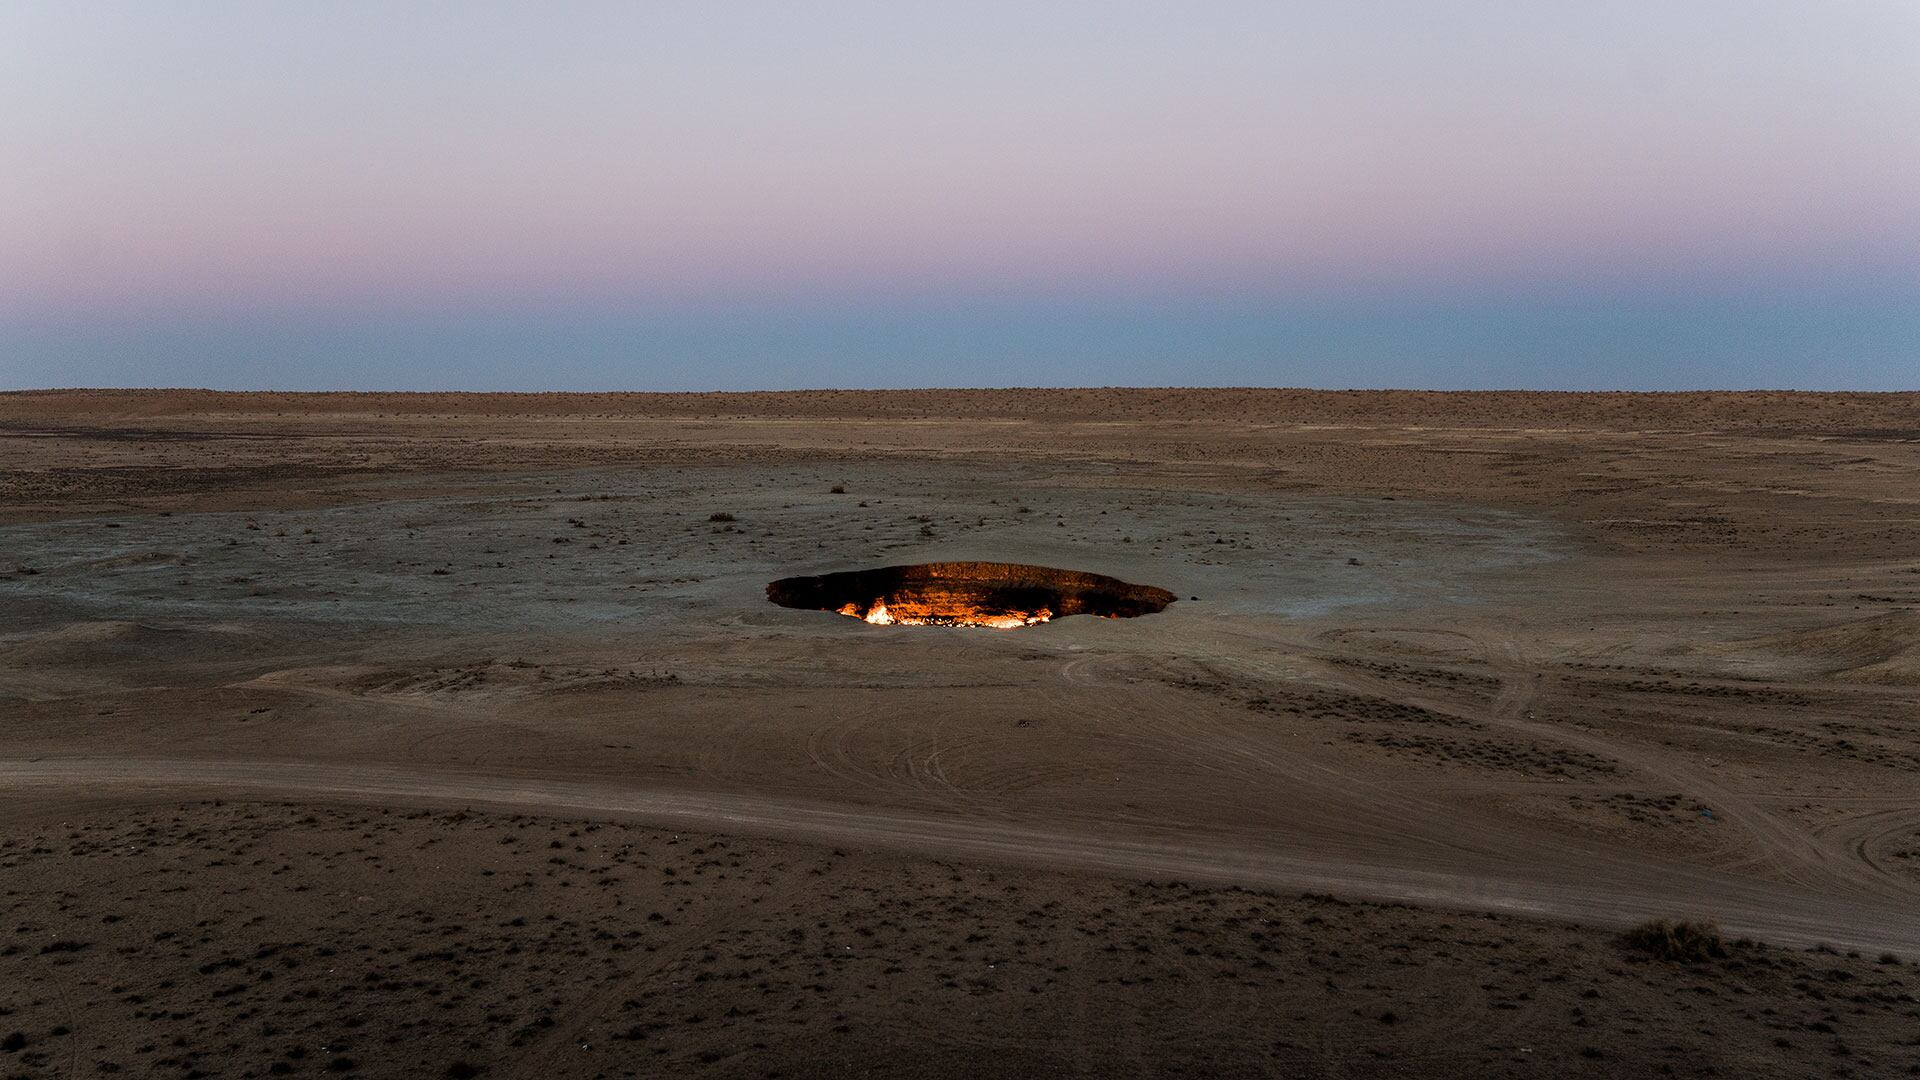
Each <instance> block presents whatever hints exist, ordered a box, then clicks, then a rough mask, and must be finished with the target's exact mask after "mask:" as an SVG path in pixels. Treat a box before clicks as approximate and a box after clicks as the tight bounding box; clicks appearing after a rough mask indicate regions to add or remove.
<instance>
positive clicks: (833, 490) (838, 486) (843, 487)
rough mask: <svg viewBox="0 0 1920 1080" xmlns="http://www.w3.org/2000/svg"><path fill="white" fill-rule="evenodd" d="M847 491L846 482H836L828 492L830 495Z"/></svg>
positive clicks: (843, 493) (842, 493)
mask: <svg viewBox="0 0 1920 1080" xmlns="http://www.w3.org/2000/svg"><path fill="white" fill-rule="evenodd" d="M846 493H847V485H845V484H835V485H833V486H832V487H830V488H828V489H827V494H829V495H845V494H846Z"/></svg>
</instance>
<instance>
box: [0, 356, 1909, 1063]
mask: <svg viewBox="0 0 1920 1080" xmlns="http://www.w3.org/2000/svg"><path fill="white" fill-rule="evenodd" d="M952 562H999V563H1018V564H1031V565H1038V566H1045V567H1057V568H1064V569H1069V570H1075V571H1084V572H1088V573H1092V574H1099V575H1107V576H1111V577H1114V578H1118V579H1121V580H1123V581H1125V582H1128V583H1133V584H1137V585H1144V586H1155V587H1158V588H1161V589H1165V590H1168V591H1169V592H1170V593H1171V594H1172V595H1173V596H1174V597H1176V599H1175V600H1174V602H1172V603H1171V604H1168V605H1167V606H1166V607H1165V609H1164V610H1162V611H1159V612H1158V613H1155V614H1147V615H1142V616H1139V617H1136V618H1124V619H1109V618H1100V617H1097V616H1094V615H1076V616H1072V617H1062V618H1055V619H1053V620H1052V621H1048V622H1042V623H1038V624H1037V625H1031V626H1021V627H1018V628H1010V629H986V628H976V627H949V626H907V625H872V624H870V623H868V622H866V621H863V620H862V619H858V618H847V617H844V616H843V615H841V614H837V613H835V612H834V611H831V610H803V609H794V608H788V607H782V606H777V605H775V604H773V603H770V602H769V601H768V599H767V585H768V584H769V583H770V582H773V581H775V580H777V579H783V578H788V577H794V576H802V575H821V574H829V573H835V572H840V571H852V570H868V569H873V568H878V567H885V566H893V565H905V564H923V563H952ZM1655 919H1666V920H1675V921H1679V920H1693V921H1711V922H1714V923H1717V924H1718V927H1719V930H1720V934H1721V940H1720V942H1719V944H1718V945H1716V946H1714V947H1712V948H1708V949H1703V950H1701V951H1700V953H1699V955H1696V956H1693V957H1691V958H1686V957H1675V956H1672V955H1669V954H1668V953H1667V952H1666V951H1664V950H1660V949H1649V948H1645V947H1643V944H1644V943H1643V942H1642V940H1641V939H1640V938H1638V937H1633V936H1624V932H1625V931H1627V930H1628V929H1629V928H1631V927H1635V926H1637V925H1639V924H1642V923H1644V922H1646V921H1648V920H1655ZM1917 995H1920V394H1904V395H1903V394H1882V395H1848V394H1784V393H1712V394H1659V395H1640V394H1577V395H1573V394H1538V393H1511V394H1507V393H1490V394H1438V393H1415V392H1365V393H1360V392H1354V393H1323V392H1308V391H1265V390H1243V391H1230V390H1217V391H1214V390H1208V391H1157V390H1074V391H1066V390H1062V391H940V392H935V391H924V392H922V391H913V392H908V391H899V392H811V393H769V394H715V395H644V394H608V395H560V394H553V395H537V394H536V395H456V394H449V395H382V394H324V395H298V394H214V393H207V392H195V391H46V392H31V393H14V394H0V1076H14V1075H19V1076H34V1077H38V1076H61V1077H66V1076H93V1075H122V1076H166V1077H207V1076H222V1077H225V1076H232V1077H265V1076H279V1075H291V1076H319V1075H346V1076H356V1075H357V1076H393V1077H440V1076H446V1077H476V1076H484V1077H525V1078H535V1077H554V1076H582V1077H600V1076H604V1077H629V1076H631V1077H651V1076H698V1077H843V1076H916V1077H934V1076H940V1077H948V1076H952V1077H959V1076H1006V1077H1015V1076H1076V1077H1108V1076H1120V1075H1143V1076H1144V1075H1153V1076H1160V1075H1190V1076H1261V1075H1271V1076H1284V1077H1329V1078H1332V1077H1371V1076H1382V1077H1460V1078H1468V1077H1509V1076H1510V1077H1556V1076H1633V1077H1637V1076H1682V1077H1695V1076H1720V1077H1727V1076H1736V1077H1741V1078H1743V1080H1748V1078H1765V1077H1805V1076H1857V1077H1878V1076H1893V1075H1907V1074H1909V1073H1915V1074H1920V997H1917Z"/></svg>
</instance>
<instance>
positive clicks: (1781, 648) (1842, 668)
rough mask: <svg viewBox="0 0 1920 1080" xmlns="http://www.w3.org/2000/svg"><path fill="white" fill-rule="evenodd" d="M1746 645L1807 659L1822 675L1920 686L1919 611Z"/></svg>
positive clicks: (1775, 636)
mask: <svg viewBox="0 0 1920 1080" xmlns="http://www.w3.org/2000/svg"><path fill="white" fill-rule="evenodd" d="M1742 645H1743V646H1744V647H1746V648H1754V649H1761V650H1764V651H1766V652H1771V653H1776V654H1779V655H1782V656H1790V657H1793V658H1795V659H1799V660H1803V661H1808V662H1810V663H1812V664H1816V665H1818V666H1819V668H1820V669H1821V671H1822V673H1823V674H1826V675H1829V676H1832V677H1834V678H1840V679H1846V680H1849V681H1852V682H1865V683H1881V684H1890V685H1916V684H1920V613H1915V612H1911V611H1896V612H1890V613H1888V614H1886V615H1876V616H1874V617H1873V618H1870V619H1856V620H1853V621H1851V622H1844V623H1837V624H1834V625H1830V626H1819V627H1814V628H1813V629H1810V630H1797V631H1794V632H1792V633H1786V634H1774V635H1771V636H1769V637H1764V638H1758V639H1755V640H1752V641H1748V642H1743V643H1742Z"/></svg>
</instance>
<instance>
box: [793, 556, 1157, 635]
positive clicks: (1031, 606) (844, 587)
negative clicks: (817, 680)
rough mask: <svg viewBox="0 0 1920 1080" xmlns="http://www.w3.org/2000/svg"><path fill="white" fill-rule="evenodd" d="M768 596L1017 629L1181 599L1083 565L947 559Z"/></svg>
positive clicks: (880, 619) (1137, 611) (1129, 614)
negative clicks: (1060, 567) (1062, 567)
mask: <svg viewBox="0 0 1920 1080" xmlns="http://www.w3.org/2000/svg"><path fill="white" fill-rule="evenodd" d="M767 599H768V600H771V601H773V602H774V603H776V604H779V605H780V606H781V607H788V608H804V609H807V610H812V611H831V612H835V613H837V614H840V615H845V616H848V617H850V618H855V619H861V620H863V621H865V622H869V623H873V624H875V625H878V626H983V627H989V628H991V629H995V630H1013V629H1018V628H1020V627H1023V626H1034V625H1037V624H1039V623H1044V622H1051V621H1053V620H1054V619H1064V618H1066V617H1068V616H1070V615H1097V616H1099V617H1100V618H1103V619H1131V618H1135V617H1137V616H1140V615H1152V614H1154V613H1155V612H1158V611H1161V610H1162V609H1164V608H1165V607H1166V606H1167V605H1168V604H1171V603H1173V601H1174V596H1173V594H1172V593H1170V592H1168V591H1167V590H1165V589H1161V588H1157V587H1155V586H1152V585H1134V584H1132V583H1130V582H1126V581H1121V580H1120V579H1119V578H1111V577H1107V576H1105V575H1102V574H1088V573H1083V572H1081V571H1079V570H1057V569H1055V568H1053V567H1051V566H1027V565H1024V564H1021V563H993V562H947V563H917V564H914V565H911V566H882V567H879V568H878V569H874V570H848V571H844V572H842V573H838V574H821V575H820V576H818V577H790V578H781V579H780V580H779V581H775V582H773V583H771V584H769V585H768V586H767Z"/></svg>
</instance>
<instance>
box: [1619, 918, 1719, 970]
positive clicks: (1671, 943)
mask: <svg viewBox="0 0 1920 1080" xmlns="http://www.w3.org/2000/svg"><path fill="white" fill-rule="evenodd" d="M1620 944H1622V945H1624V946H1625V947H1627V948H1629V949H1633V950H1635V951H1637V952H1643V953H1647V954H1648V955H1650V956H1652V957H1654V958H1655V959H1658V960H1671V961H1675V962H1677V963H1682V964H1700V963H1705V962H1706V961H1708V960H1719V959H1722V958H1724V957H1725V956H1726V955H1727V946H1726V943H1725V942H1723V941H1721V940H1720V928H1719V927H1717V926H1715V925H1714V924H1712V923H1710V922H1687V921H1681V922H1671V921H1669V920H1667V919H1649V920H1648V921H1646V922H1643V923H1641V924H1640V925H1639V926H1636V927H1634V928H1633V929H1631V930H1628V931H1627V932H1626V933H1624V934H1622V935H1620Z"/></svg>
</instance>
